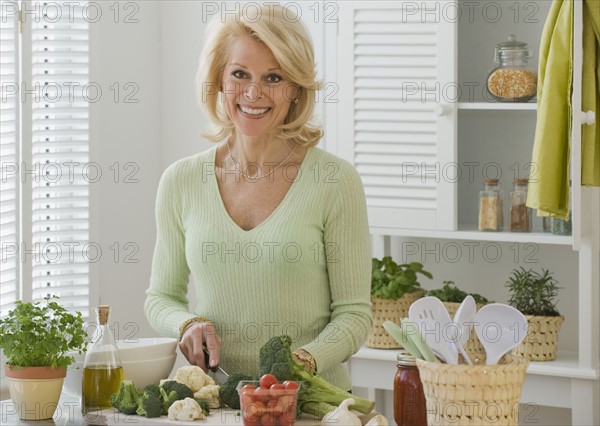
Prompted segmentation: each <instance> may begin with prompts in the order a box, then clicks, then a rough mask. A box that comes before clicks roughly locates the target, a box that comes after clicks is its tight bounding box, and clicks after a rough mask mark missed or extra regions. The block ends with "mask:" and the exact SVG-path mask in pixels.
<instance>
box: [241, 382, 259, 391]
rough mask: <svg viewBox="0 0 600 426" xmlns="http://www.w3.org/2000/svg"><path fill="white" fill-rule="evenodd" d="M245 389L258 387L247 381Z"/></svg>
mask: <svg viewBox="0 0 600 426" xmlns="http://www.w3.org/2000/svg"><path fill="white" fill-rule="evenodd" d="M242 389H243V390H254V389H256V386H254V385H253V384H252V383H246V384H245V385H244V386H243V387H242Z"/></svg>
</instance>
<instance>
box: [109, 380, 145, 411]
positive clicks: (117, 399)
mask: <svg viewBox="0 0 600 426" xmlns="http://www.w3.org/2000/svg"><path fill="white" fill-rule="evenodd" d="M139 397H140V392H139V391H138V389H137V388H136V387H135V385H134V384H133V382H132V381H131V380H122V381H121V384H120V385H119V391H118V392H117V393H113V394H112V395H111V396H110V404H111V405H112V406H113V407H115V408H116V409H117V410H119V411H120V412H121V413H124V414H135V412H136V410H137V408H138V402H137V401H138V398H139Z"/></svg>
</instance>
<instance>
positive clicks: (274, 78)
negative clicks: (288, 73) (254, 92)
mask: <svg viewBox="0 0 600 426" xmlns="http://www.w3.org/2000/svg"><path fill="white" fill-rule="evenodd" d="M266 80H267V83H279V82H280V81H281V80H283V78H281V77H280V76H278V75H277V74H271V75H268V76H267V78H266Z"/></svg>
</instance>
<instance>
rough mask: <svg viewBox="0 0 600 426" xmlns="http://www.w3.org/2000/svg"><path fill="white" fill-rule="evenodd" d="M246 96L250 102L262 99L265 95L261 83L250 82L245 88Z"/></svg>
mask: <svg viewBox="0 0 600 426" xmlns="http://www.w3.org/2000/svg"><path fill="white" fill-rule="evenodd" d="M244 97H245V98H246V100H247V101H249V102H256V101H258V100H259V99H261V98H262V97H263V92H262V87H261V85H260V84H258V83H255V82H252V83H248V84H247V85H246V87H245V90H244Z"/></svg>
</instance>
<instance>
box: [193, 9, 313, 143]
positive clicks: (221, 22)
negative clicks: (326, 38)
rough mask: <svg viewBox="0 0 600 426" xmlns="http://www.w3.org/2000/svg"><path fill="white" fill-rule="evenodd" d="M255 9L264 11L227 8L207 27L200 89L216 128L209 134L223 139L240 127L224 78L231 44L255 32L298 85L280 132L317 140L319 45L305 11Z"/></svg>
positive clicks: (284, 136) (298, 139)
mask: <svg viewBox="0 0 600 426" xmlns="http://www.w3.org/2000/svg"><path fill="white" fill-rule="evenodd" d="M244 10H245V9H244ZM255 10H257V11H258V13H257V14H256V15H254V16H244V14H243V13H242V12H240V11H238V13H236V14H230V13H227V14H226V16H224V17H221V16H220V15H218V14H217V15H216V16H214V17H213V19H212V20H211V21H210V22H209V24H208V26H207V28H206V32H205V44H204V48H203V49H202V54H201V56H200V66H199V68H198V73H197V80H196V83H197V88H196V92H197V96H198V101H199V102H200V106H201V107H202V109H203V110H204V112H205V113H206V114H207V115H208V116H209V117H210V118H211V120H212V122H213V124H214V127H215V129H214V130H212V131H209V132H207V133H205V134H204V136H205V137H206V138H207V139H208V140H211V141H213V142H217V141H222V140H224V139H227V138H228V137H230V136H231V135H233V134H234V133H235V128H234V126H233V123H232V122H231V120H230V119H229V116H228V115H227V111H226V110H225V106H224V102H223V98H222V96H223V94H222V93H221V90H220V88H221V79H222V76H223V71H224V69H225V65H226V62H227V59H228V58H227V52H228V51H229V47H230V46H231V45H232V43H233V42H234V41H236V40H237V39H239V38H240V37H248V36H250V37H252V38H253V39H255V40H257V41H259V42H261V43H263V44H264V45H265V46H266V47H268V48H269V49H270V50H271V52H272V53H273V56H274V57H275V60H276V61H277V63H278V64H279V67H280V68H281V73H282V74H283V77H284V78H285V79H286V80H287V81H289V82H291V83H292V84H294V85H296V86H297V87H298V92H297V99H298V103H293V102H292V103H291V104H290V109H289V111H288V114H287V116H286V117H285V119H284V121H283V123H282V124H281V125H279V126H278V127H277V128H276V130H275V136H276V137H279V138H282V139H287V140H290V141H292V142H295V143H297V144H299V145H301V146H307V147H308V146H314V145H316V144H318V143H319V140H320V139H321V137H322V136H323V131H322V130H321V128H320V127H319V126H317V125H314V124H311V123H310V120H311V118H312V116H313V113H314V108H315V103H316V91H317V90H320V89H321V83H320V82H318V81H317V80H316V69H315V60H314V52H313V45H312V41H311V39H310V36H309V34H308V31H307V29H306V27H305V26H304V24H303V23H302V21H301V20H300V17H299V16H297V15H296V14H295V13H293V11H291V10H290V9H284V8H283V7H282V6H280V5H278V4H273V3H270V4H267V5H261V6H259V5H258V4H256V8H255Z"/></svg>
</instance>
